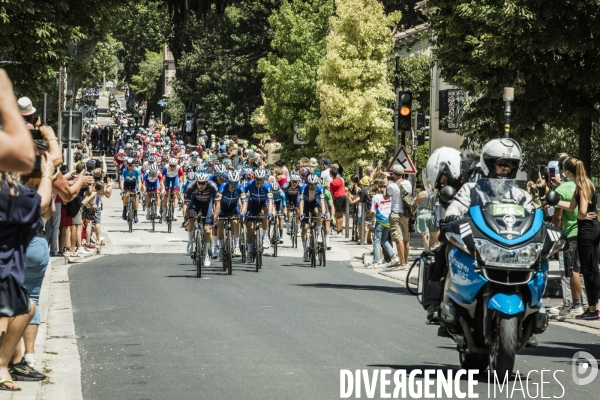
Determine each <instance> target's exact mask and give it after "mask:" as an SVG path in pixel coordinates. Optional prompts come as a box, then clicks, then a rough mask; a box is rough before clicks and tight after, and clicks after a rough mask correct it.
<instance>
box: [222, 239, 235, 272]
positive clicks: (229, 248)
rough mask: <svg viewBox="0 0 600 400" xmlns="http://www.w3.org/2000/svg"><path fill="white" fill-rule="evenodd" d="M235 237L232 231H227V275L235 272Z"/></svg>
mask: <svg viewBox="0 0 600 400" xmlns="http://www.w3.org/2000/svg"><path fill="white" fill-rule="evenodd" d="M233 251H234V250H233V237H232V236H231V231H228V232H227V238H226V239H225V257H224V259H227V275H231V273H232V272H233Z"/></svg>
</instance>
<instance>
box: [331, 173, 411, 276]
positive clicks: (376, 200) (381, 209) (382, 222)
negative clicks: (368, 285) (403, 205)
mask: <svg viewBox="0 0 600 400" xmlns="http://www.w3.org/2000/svg"><path fill="white" fill-rule="evenodd" d="M334 180H335V179H334ZM387 185H388V180H387V177H386V176H385V175H384V174H381V175H379V176H377V177H376V178H375V179H374V180H373V184H372V185H371V188H370V189H369V194H370V195H371V196H372V200H371V212H372V213H373V214H374V215H375V227H374V235H373V264H371V265H368V266H367V268H387V267H390V266H391V267H394V266H396V265H398V264H400V259H399V258H398V256H397V255H396V253H394V248H393V247H392V245H391V243H390V241H389V239H390V212H391V210H392V208H391V206H392V201H391V200H390V199H385V198H384V197H383V194H384V193H385V190H386V188H387ZM382 247H383V252H384V253H385V254H386V255H387V256H388V257H389V258H390V259H391V261H390V262H389V263H387V262H385V260H383V259H381V256H380V252H381V248H382Z"/></svg>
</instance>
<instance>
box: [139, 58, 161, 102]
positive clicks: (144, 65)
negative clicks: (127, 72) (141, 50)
mask: <svg viewBox="0 0 600 400" xmlns="http://www.w3.org/2000/svg"><path fill="white" fill-rule="evenodd" d="M163 58H164V55H163V53H162V52H160V53H154V52H152V51H150V50H146V58H145V59H144V61H142V62H141V63H140V65H139V73H138V74H137V75H134V76H132V77H131V87H132V88H133V89H134V90H135V92H136V94H137V95H138V96H139V97H140V98H141V99H150V98H151V97H153V96H154V94H155V92H156V89H157V88H158V86H159V79H160V77H161V76H162V73H163Z"/></svg>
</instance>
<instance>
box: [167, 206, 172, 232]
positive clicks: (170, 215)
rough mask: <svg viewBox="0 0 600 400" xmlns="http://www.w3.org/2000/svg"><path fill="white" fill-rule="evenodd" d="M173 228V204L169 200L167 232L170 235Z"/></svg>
mask: <svg viewBox="0 0 600 400" xmlns="http://www.w3.org/2000/svg"><path fill="white" fill-rule="evenodd" d="M172 227H173V202H172V200H169V209H168V210H167V230H168V232H169V233H171V228H172Z"/></svg>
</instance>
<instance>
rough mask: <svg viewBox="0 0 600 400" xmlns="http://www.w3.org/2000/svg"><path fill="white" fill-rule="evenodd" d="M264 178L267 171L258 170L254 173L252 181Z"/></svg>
mask: <svg viewBox="0 0 600 400" xmlns="http://www.w3.org/2000/svg"><path fill="white" fill-rule="evenodd" d="M266 176H267V171H265V170H264V169H262V168H259V169H257V170H256V171H255V172H254V179H265V177H266Z"/></svg>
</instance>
